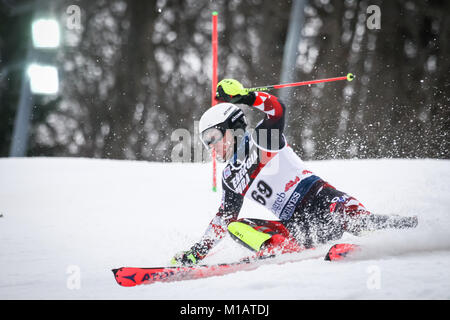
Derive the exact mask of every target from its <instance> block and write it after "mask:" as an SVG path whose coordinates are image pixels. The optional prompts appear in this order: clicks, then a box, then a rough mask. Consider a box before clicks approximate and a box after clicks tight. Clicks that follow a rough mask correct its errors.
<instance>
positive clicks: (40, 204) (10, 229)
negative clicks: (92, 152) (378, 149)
mask: <svg viewBox="0 0 450 320" xmlns="http://www.w3.org/2000/svg"><path fill="white" fill-rule="evenodd" d="M307 164H308V166H309V168H310V169H311V170H312V171H314V172H315V173H316V174H317V175H319V176H321V177H322V178H323V179H325V180H327V181H328V182H329V183H331V184H332V185H334V186H335V187H336V188H338V189H340V190H343V191H346V192H347V193H348V194H350V195H353V196H355V197H356V198H358V199H359V200H360V201H361V202H362V203H363V204H364V205H365V206H366V208H368V209H369V210H371V211H372V212H374V213H381V214H398V215H403V216H409V215H417V216H418V217H419V226H418V227H417V228H416V229H413V230H385V231H378V232H373V233H370V234H366V235H364V236H362V237H354V236H350V235H345V236H344V239H343V240H342V241H340V242H351V243H357V244H361V245H362V246H363V248H364V249H363V252H362V253H361V254H360V256H359V257H354V258H353V259H349V260H347V261H342V262H327V261H324V260H323V255H324V254H325V252H326V249H328V248H329V247H330V246H331V245H332V244H334V243H336V242H334V243H330V244H327V245H326V246H324V247H323V248H318V249H317V250H316V251H315V253H314V254H315V257H314V258H309V259H306V260H303V261H299V262H290V263H284V264H281V265H275V264H271V265H264V266H261V267H260V268H258V269H256V270H253V271H242V272H237V273H233V274H229V275H225V276H221V277H212V278H207V279H200V280H190V281H183V282H172V283H157V284H152V285H144V286H140V287H133V288H124V287H120V286H118V285H117V284H116V282H115V281H114V277H113V274H112V272H111V269H112V268H117V267H121V266H141V267H149V266H162V265H167V264H168V262H169V261H170V259H171V258H172V256H173V255H174V254H175V253H176V252H178V251H180V250H186V249H188V248H189V247H190V246H191V245H192V244H193V243H194V242H195V241H197V240H198V239H199V238H200V236H201V235H202V234H203V232H204V230H205V228H206V226H207V225H208V223H209V221H210V219H211V218H212V217H213V215H214V214H215V213H216V210H217V208H218V206H219V202H220V198H221V190H220V188H219V190H218V192H216V193H213V192H212V191H211V171H212V170H211V164H210V163H206V164H194V163H190V164H189V163H188V164H181V163H150V162H138V161H111V160H93V159H61V158H12V159H0V214H1V215H2V216H1V217H0V257H1V258H0V270H1V277H0V299H275V300H277V299H449V298H450V273H449V272H448V271H449V265H450V209H449V208H450V183H449V182H450V161H446V160H445V161H443V160H339V161H313V162H308V163H307ZM264 210H265V209H264V208H262V207H260V206H259V205H258V204H253V203H249V202H248V201H246V202H245V203H244V207H243V209H242V211H241V214H240V217H254V218H267V219H273V218H274V217H273V216H272V214H271V213H270V212H268V211H264ZM249 253H250V252H249V251H248V249H246V248H243V247H240V246H239V245H238V244H237V243H235V242H234V241H233V240H231V239H230V237H229V236H227V237H226V238H225V239H224V240H223V241H222V242H221V243H220V244H219V245H218V246H217V247H216V248H215V249H214V250H213V252H212V254H211V255H210V256H208V257H207V258H206V259H205V260H204V262H205V263H217V262H227V261H235V260H237V259H239V258H240V257H243V256H245V255H248V254H249ZM322 254H323V255H322ZM300 255H301V254H300ZM318 255H322V256H321V257H317V256H318ZM305 257H308V256H307V254H306V253H305Z"/></svg>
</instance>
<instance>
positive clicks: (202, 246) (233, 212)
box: [174, 183, 244, 264]
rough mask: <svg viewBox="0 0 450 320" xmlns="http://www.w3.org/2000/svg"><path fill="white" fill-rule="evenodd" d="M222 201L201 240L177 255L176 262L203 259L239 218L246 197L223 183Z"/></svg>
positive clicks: (188, 262)
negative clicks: (229, 226) (230, 225)
mask: <svg viewBox="0 0 450 320" xmlns="http://www.w3.org/2000/svg"><path fill="white" fill-rule="evenodd" d="M222 186H223V191H222V202H221V205H220V207H219V210H218V212H217V213H216V215H215V216H214V217H213V219H212V220H211V222H210V223H209V225H208V227H207V228H206V231H205V233H204V235H203V236H202V237H201V239H200V241H198V242H197V243H195V244H194V245H193V246H192V247H191V249H190V250H188V251H186V252H183V253H181V254H180V255H179V256H178V257H175V261H174V262H178V263H182V264H192V263H194V264H195V263H197V262H198V261H199V260H201V259H203V258H204V257H205V256H206V255H207V254H208V252H209V251H210V250H211V249H212V248H213V247H214V246H216V245H217V243H219V241H220V240H221V239H222V238H223V237H224V236H225V235H226V233H227V227H228V225H229V224H230V223H231V222H233V221H235V220H237V217H238V215H239V211H240V210H241V208H242V204H243V202H244V197H243V196H242V195H240V194H237V193H234V192H233V191H231V190H230V189H229V188H228V187H227V186H226V185H225V184H224V183H222Z"/></svg>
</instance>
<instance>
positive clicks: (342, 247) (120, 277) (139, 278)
mask: <svg viewBox="0 0 450 320" xmlns="http://www.w3.org/2000/svg"><path fill="white" fill-rule="evenodd" d="M359 248H360V247H359V246H357V245H353V244H346V243H342V244H336V245H334V246H332V247H331V249H330V250H329V251H328V253H327V255H326V256H325V260H328V261H335V260H342V259H343V258H344V257H346V256H347V255H348V254H349V253H351V252H353V251H356V250H359ZM283 256H287V257H286V258H287V259H281V260H280V259H277V258H278V257H279V256H277V257H276V258H275V259H274V258H273V257H271V258H266V259H259V260H255V258H254V257H248V258H244V259H242V260H241V261H239V262H234V263H221V264H214V265H193V266H177V267H155V268H136V267H122V268H118V269H113V270H112V272H113V273H114V276H115V279H116V281H117V283H118V284H119V285H121V286H123V287H134V286H137V285H141V284H151V283H155V282H172V281H181V280H194V279H200V278H208V277H213V276H222V275H225V274H228V273H232V272H237V271H246V270H254V269H256V268H258V267H259V266H261V265H263V264H267V263H286V262H295V261H300V260H307V259H312V258H318V257H323V253H322V254H320V255H317V254H316V255H307V256H304V255H302V256H300V257H296V258H294V259H291V258H290V257H292V256H291V254H283Z"/></svg>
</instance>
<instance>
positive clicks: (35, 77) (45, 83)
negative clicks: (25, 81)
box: [27, 63, 59, 95]
mask: <svg viewBox="0 0 450 320" xmlns="http://www.w3.org/2000/svg"><path fill="white" fill-rule="evenodd" d="M27 75H28V77H29V79H30V89H31V92H32V93H33V94H46V95H54V94H57V93H58V91H59V78H58V68H56V67H54V66H46V65H40V64H37V63H32V64H30V65H29V66H28V69H27Z"/></svg>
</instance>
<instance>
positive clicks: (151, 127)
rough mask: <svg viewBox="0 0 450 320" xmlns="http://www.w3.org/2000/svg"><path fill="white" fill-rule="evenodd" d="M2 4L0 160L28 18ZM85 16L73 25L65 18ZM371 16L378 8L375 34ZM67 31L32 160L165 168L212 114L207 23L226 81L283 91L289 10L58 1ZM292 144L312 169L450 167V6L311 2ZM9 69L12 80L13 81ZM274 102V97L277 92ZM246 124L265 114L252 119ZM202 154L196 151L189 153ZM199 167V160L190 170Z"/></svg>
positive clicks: (39, 101)
mask: <svg viewBox="0 0 450 320" xmlns="http://www.w3.org/2000/svg"><path fill="white" fill-rule="evenodd" d="M23 3H26V1H13V0H2V1H0V6H1V9H0V70H3V71H2V73H1V76H0V156H1V157H6V156H8V154H9V148H10V144H11V137H12V131H13V125H14V117H15V114H16V108H17V104H18V97H19V93H20V83H21V75H22V74H23V72H22V67H21V66H22V62H21V61H23V60H24V58H25V54H26V47H27V44H28V42H29V38H30V24H31V17H32V14H31V13H30V12H29V11H27V10H22V11H21V10H18V9H17V8H16V7H17V6H18V5H23ZM70 5H77V6H78V7H79V8H80V9H81V12H80V13H81V15H80V17H81V20H80V28H75V29H73V28H72V29H70V28H67V27H66V25H65V24H66V22H67V19H68V18H69V17H68V14H67V12H66V10H67V7H69V6H70ZM369 5H377V6H379V8H380V9H381V20H380V23H381V24H380V27H381V28H380V29H369V28H368V27H367V19H368V17H369V16H370V15H369V14H368V13H367V7H368V6H369ZM49 7H50V10H51V12H52V14H54V15H55V16H56V17H57V18H58V19H59V20H60V22H61V31H62V36H63V38H62V45H61V47H60V48H59V49H58V52H57V54H56V62H57V65H58V68H59V75H60V92H59V94H58V96H57V97H38V98H36V99H35V101H34V105H33V114H32V126H31V132H30V140H29V146H28V152H27V154H28V155H29V156H76V157H95V158H112V159H138V160H149V161H170V160H171V153H172V150H173V147H174V145H175V144H177V143H178V141H172V133H173V132H174V131H175V130H176V129H180V128H184V129H187V130H189V132H191V134H192V137H193V136H194V133H195V134H197V133H196V132H195V122H194V121H195V120H198V119H199V117H200V115H201V114H202V113H203V112H204V111H205V110H206V108H208V107H209V106H210V103H211V101H210V91H211V68H212V67H211V13H212V11H214V10H217V11H218V13H219V16H218V17H219V80H220V79H222V78H235V79H238V80H239V81H241V82H242V83H243V84H244V86H246V87H251V86H252V87H253V86H263V85H270V84H277V83H279V81H280V73H281V67H282V59H283V51H284V46H285V42H286V34H287V31H288V25H289V19H290V12H291V10H292V1H267V0H231V1H219V0H218V1H207V0H196V1H194V0H190V1H189V0H187V1H181V0H180V1H170V0H167V1H164V0H158V1H145V0H142V1H137V0H135V1H132V0H129V1H124V0H108V1H106V0H95V1H93V0H78V1H76V0H62V1H52V2H50V5H49ZM303 15H304V23H303V25H302V27H301V28H299V30H298V32H299V33H300V40H299V43H298V45H297V48H296V49H297V59H296V65H295V69H294V70H293V71H294V78H295V80H296V81H303V80H310V79H319V78H328V77H336V76H342V75H346V74H347V73H348V72H352V73H354V74H355V75H356V76H357V78H356V79H355V80H354V81H352V82H345V81H340V82H333V83H328V84H323V85H313V86H309V87H308V86H305V87H298V88H295V89H293V90H292V91H291V95H290V97H289V99H288V110H289V114H288V123H287V135H288V138H289V141H290V144H291V145H292V146H293V148H294V149H295V150H296V151H297V152H298V153H299V154H300V156H301V157H302V158H304V159H306V160H311V159H335V158H385V157H395V158H398V157H400V158H446V159H448V158H450V154H449V128H450V123H449V122H450V121H449V119H450V80H449V78H450V77H449V75H450V19H449V18H448V17H449V16H450V1H445V0H428V1H426V0H417V1H412V0H411V1H400V0H389V1H380V0H360V1H357V0H345V1H344V0H335V1H333V0H305V1H304V10H303ZM6 69H7V70H8V72H6V71H5V70H6ZM274 94H275V95H277V92H274ZM244 110H245V111H246V113H247V115H248V116H249V118H250V121H251V123H252V124H255V123H256V122H257V121H258V120H259V119H260V118H261V114H260V113H258V111H255V110H249V109H248V108H246V109H244ZM193 148H195V146H193ZM193 158H194V156H192V159H193Z"/></svg>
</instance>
